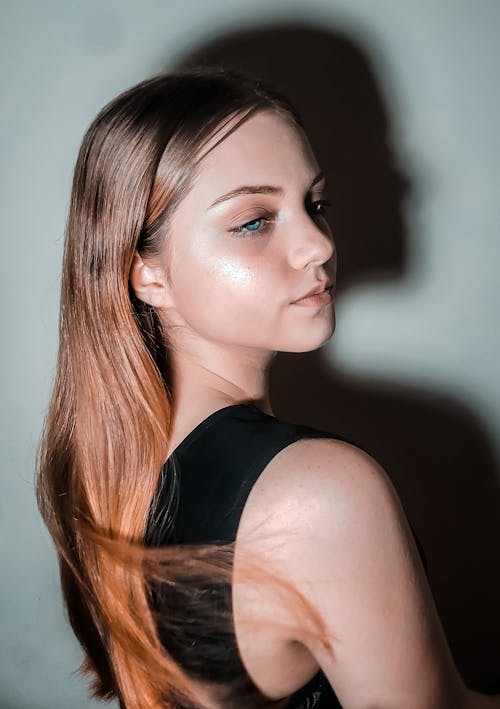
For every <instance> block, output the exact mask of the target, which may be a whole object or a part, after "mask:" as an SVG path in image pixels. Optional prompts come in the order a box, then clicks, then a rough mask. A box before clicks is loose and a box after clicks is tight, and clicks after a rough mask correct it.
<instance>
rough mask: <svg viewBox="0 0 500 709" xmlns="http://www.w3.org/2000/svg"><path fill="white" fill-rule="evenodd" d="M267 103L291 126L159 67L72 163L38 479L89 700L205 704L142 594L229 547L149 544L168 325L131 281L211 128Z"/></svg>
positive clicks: (192, 74)
mask: <svg viewBox="0 0 500 709" xmlns="http://www.w3.org/2000/svg"><path fill="white" fill-rule="evenodd" d="M263 109H273V110H277V111H280V112H281V113H282V114H284V115H286V116H287V117H289V118H291V119H292V120H293V121H295V122H296V123H298V124H299V125H301V121H300V117H299V116H298V114H297V112H296V111H295V109H294V108H293V107H292V106H291V105H290V103H289V102H288V101H287V99H286V98H285V97H284V96H282V95H281V94H280V93H279V92H278V91H276V90H275V89H272V88H271V87H269V86H266V85H265V84H264V83H263V82H261V81H259V80H258V79H255V78H253V77H249V76H247V75H243V74H241V73H239V72H235V71H230V70H228V69H224V68H223V67H212V68H209V67H198V68H194V69H190V70H186V71H183V72H179V73H175V74H167V75H160V76H156V77H153V78H151V79H148V80H146V81H143V82H142V83H140V84H138V85H137V86H134V87H132V88H131V89H129V90H127V91H125V92H124V93H122V94H121V95H119V96H118V97H117V98H115V99H114V100H113V101H111V102H110V103H109V104H107V105H106V106H105V107H104V108H103V109H102V110H101V111H100V113H99V114H98V115H97V117H96V118H95V120H94V121H93V122H92V124H91V125H90V127H89V128H88V130H87V132H86V134H85V136H84V139H83V142H82V145H81V148H80V151H79V154H78V158H77V162H76V167H75V172H74V179H73V185H72V193H71V201H70V207H69V214H68V220H67V228H66V239H65V247H64V257H63V268H62V286H61V306H60V329H59V338H60V339H59V353H58V361H57V371H56V376H55V382H54V387H53V393H52V398H51V401H50V405H49V408H48V413H47V416H46V420H45V426H44V430H43V434H42V437H41V441H40V446H39V454H38V465H37V477H36V490H37V500H38V505H39V508H40V511H41V514H42V516H43V519H44V521H45V524H46V525H47V527H48V529H49V531H50V533H51V535H52V537H53V540H54V543H55V546H56V550H57V554H58V559H59V565H60V574H61V584H62V591H63V597H64V601H65V604H66V608H67V611H68V616H69V620H70V623H71V625H72V627H73V630H74V632H75V634H76V636H77V637H78V639H79V641H80V643H81V645H82V647H83V649H84V652H85V659H84V662H83V663H82V665H81V667H80V668H79V670H80V671H81V672H83V673H86V674H89V675H90V676H91V677H92V680H93V682H92V687H91V691H92V694H93V696H94V697H97V698H102V699H105V700H109V699H112V698H114V697H116V698H118V699H119V701H120V705H121V706H122V707H126V708H127V709H129V708H132V707H134V708H136V707H137V708H139V709H146V708H147V709H151V708H152V707H179V706H193V705H195V706H209V704H210V701H209V699H208V695H206V694H204V693H203V692H202V691H201V689H200V686H199V685H198V684H197V683H196V682H195V681H194V679H193V677H192V676H189V675H188V674H186V672H184V670H183V669H182V667H181V666H180V664H179V663H178V662H176V661H175V660H174V658H173V657H172V656H171V655H170V654H169V653H168V652H167V650H166V649H165V647H164V645H163V644H162V643H161V642H160V638H159V632H158V628H159V624H160V625H161V627H162V629H163V632H165V629H167V630H168V628H169V627H173V624H174V623H177V624H178V627H180V628H181V629H182V617H181V618H180V619H179V618H177V619H175V618H174V617H173V616H172V614H171V613H166V612H164V613H163V614H162V616H161V617H157V614H156V613H155V609H154V604H152V597H153V592H154V588H158V585H156V586H155V584H158V582H160V581H161V582H163V583H165V582H168V584H169V585H170V586H172V587H173V586H176V585H178V586H182V583H183V580H184V581H186V579H188V580H190V582H191V584H192V583H193V581H194V582H196V583H201V581H202V579H203V578H205V579H209V580H211V581H212V582H213V581H214V580H216V581H217V580H218V581H222V580H223V579H225V580H226V581H227V580H228V579H230V574H231V551H232V549H231V546H232V545H228V546H227V547H223V546H220V547H217V548H215V549H214V547H213V546H211V545H200V546H196V547H193V546H189V548H179V547H177V546H173V545H172V546H170V547H164V548H152V547H151V546H149V548H148V547H147V545H145V544H144V540H145V533H146V529H147V525H148V521H149V522H151V519H152V518H151V512H152V510H153V511H154V505H153V507H152V501H154V499H155V493H156V491H157V488H158V482H159V475H160V471H161V470H162V468H163V465H164V463H165V459H166V452H167V449H168V445H167V444H168V437H169V431H170V425H171V419H172V407H173V405H174V402H173V396H172V389H171V385H170V375H169V357H168V332H165V331H164V328H163V327H162V323H161V321H160V318H159V315H158V314H157V312H156V311H155V309H154V308H152V307H151V306H149V305H147V304H145V303H143V302H142V301H140V300H139V299H137V298H136V297H135V296H134V294H133V293H132V292H131V289H130V286H129V274H130V269H131V264H132V260H133V257H134V252H135V251H136V250H137V251H138V252H139V253H141V254H142V255H145V256H148V255H157V254H159V252H160V250H161V249H162V248H163V246H164V244H165V239H167V245H168V225H169V218H170V216H171V214H172V212H173V210H174V209H175V206H176V205H177V204H178V203H179V201H180V200H181V199H182V197H183V195H185V194H186V191H187V190H188V189H189V187H190V185H191V184H192V181H193V179H194V176H195V174H196V170H197V168H198V165H199V164H200V163H201V159H202V155H201V153H202V148H203V147H204V146H205V145H206V143H207V141H208V139H209V138H211V137H213V136H215V137H218V135H219V132H220V134H221V137H220V138H219V140H223V139H224V137H226V136H227V135H228V134H229V133H230V132H232V130H234V129H235V128H236V127H237V126H238V125H239V124H240V123H241V122H243V121H245V120H247V118H248V117H249V116H250V115H252V114H253V113H254V112H255V111H259V110H263ZM234 117H236V118H237V119H238V120H237V122H236V123H233V124H231V128H230V129H227V128H226V126H227V124H228V123H229V121H230V120H231V119H232V118H234ZM216 144H217V143H216ZM214 147H215V146H214ZM173 482H174V483H175V480H174V481H173ZM174 497H175V495H173V497H172V501H173V500H174ZM172 504H173V502H172ZM161 513H162V516H163V517H164V518H168V516H169V514H170V515H173V513H174V510H173V508H172V509H166V510H161ZM256 574H257V575H258V572H256ZM254 578H256V575H255V574H254ZM275 581H276V583H277V585H279V579H275ZM185 588H187V589H188V588H189V584H187V585H186V584H185ZM297 599H298V603H300V599H299V597H298V595H297ZM181 607H182V604H181ZM320 625H321V624H317V627H318V628H319V627H320ZM238 706H243V703H241V704H238Z"/></svg>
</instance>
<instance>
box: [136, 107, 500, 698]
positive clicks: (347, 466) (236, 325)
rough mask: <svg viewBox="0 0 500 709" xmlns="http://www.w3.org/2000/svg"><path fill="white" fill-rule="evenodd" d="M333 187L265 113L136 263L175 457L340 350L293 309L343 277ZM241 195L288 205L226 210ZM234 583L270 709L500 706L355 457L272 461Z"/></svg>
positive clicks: (376, 474)
mask: <svg viewBox="0 0 500 709" xmlns="http://www.w3.org/2000/svg"><path fill="white" fill-rule="evenodd" d="M319 172H320V167H319V165H318V163H317V162H316V159H315V157H314V155H313V153H312V150H311V148H310V145H309V143H308V141H307V138H306V136H305V135H304V133H303V132H302V131H301V130H300V129H299V128H297V127H296V126H294V125H292V123H291V122H290V121H289V120H287V119H285V118H284V117H283V116H282V115H280V114H279V113H277V112H274V111H269V110H266V111H262V112H260V113H257V114H254V115H253V116H252V117H251V118H250V119H249V120H247V121H246V122H245V123H243V124H242V125H241V126H240V127H238V128H237V129H236V130H235V131H234V132H233V133H232V134H231V135H229V136H228V137H227V138H226V139H224V140H223V141H222V142H221V143H220V144H219V145H218V146H217V147H215V148H214V149H213V150H212V151H211V152H209V153H208V155H207V156H206V157H205V158H204V160H203V164H202V169H201V171H200V174H199V177H198V178H197V180H196V181H195V184H194V186H193V187H192V189H191V190H190V191H189V193H188V194H187V195H186V197H185V198H184V199H183V201H182V202H181V203H180V204H179V206H178V208H177V209H176V212H175V213H174V215H173V219H172V221H171V225H170V228H169V233H168V235H167V240H168V250H167V246H165V252H164V254H163V255H162V257H161V258H160V259H158V260H156V261H148V262H145V261H144V260H143V259H142V258H141V257H140V256H139V255H138V254H136V256H135V258H134V262H133V266H132V270H131V274H130V280H131V284H132V287H133V288H134V290H135V292H136V294H137V295H138V297H139V298H142V299H143V300H144V301H146V302H148V303H150V304H151V305H154V306H155V307H156V308H158V311H159V312H160V313H161V316H162V318H163V319H164V321H165V324H166V328H167V331H168V333H169V348H170V352H171V357H172V363H173V365H172V366H173V374H174V394H175V399H176V406H177V408H176V411H175V413H174V422H173V428H172V433H171V437H170V441H169V444H170V449H169V453H170V452H171V451H172V450H173V449H174V448H175V447H176V446H177V445H178V444H179V443H180V441H181V440H182V439H183V438H184V437H185V436H186V435H187V434H188V433H189V432H190V431H191V430H192V429H193V428H194V427H195V426H196V425H197V424H198V423H200V421H202V420H203V419H205V418H206V417H207V416H208V415H209V414H210V413H212V412H213V411H216V410H218V409H220V408H222V407H224V406H227V405H230V404H233V403H239V402H244V401H253V402H254V403H256V404H257V405H259V406H260V408H261V409H262V410H263V411H265V412H267V413H270V414H272V409H271V403H270V400H269V389H268V375H269V368H270V365H271V363H272V359H273V357H274V355H275V354H276V352H278V351H290V352H306V351H310V350H313V349H316V348H318V347H320V346H321V345H322V344H324V343H325V342H326V341H327V340H328V339H329V338H330V337H331V335H332V334H333V331H334V329H335V313H334V306H333V303H332V304H326V305H323V306H321V307H301V306H297V305H296V304H294V303H293V301H294V300H297V299H298V298H300V297H302V296H303V295H305V294H306V293H307V292H308V291H309V290H310V289H311V288H313V287H314V286H316V285H318V284H319V283H320V282H321V281H325V280H327V279H328V278H330V279H334V277H335V272H336V252H335V246H334V242H333V238H332V235H331V232H330V230H329V227H328V224H327V222H326V220H325V218H324V216H322V215H321V214H319V213H318V209H317V208H315V207H313V206H312V203H314V202H317V201H319V200H322V199H324V197H325V193H324V183H323V182H322V181H321V182H317V183H316V184H314V186H312V187H311V183H312V182H313V181H314V178H315V177H316V176H317V175H318V173H319ZM241 185H272V186H276V187H279V188H281V191H280V192H279V193H273V194H247V195H240V196H237V197H234V198H232V199H229V200H225V201H223V202H219V203H218V204H217V205H216V206H214V207H211V205H212V203H213V202H214V201H216V200H218V199H219V198H220V197H221V196H222V195H225V194H226V193H227V192H228V191H230V190H234V189H235V188H236V187H239V186H241ZM261 217H265V218H266V219H269V220H270V221H269V223H268V222H259V221H258V219H259V218H261ZM256 220H257V221H256ZM244 224H246V227H245V228H244V229H242V225H244ZM237 227H239V228H240V231H239V232H238V233H236V234H235V233H233V232H232V231H231V230H232V229H235V228H237ZM252 228H253V229H254V231H252ZM167 274H170V278H169V277H168V276H167ZM269 510H271V511H272V514H269V513H268V511H269ZM270 540H271V541H270ZM249 552H251V553H252V554H253V555H254V556H255V557H256V558H257V560H258V561H259V562H260V563H262V564H263V565H264V567H265V568H266V569H273V570H274V571H275V572H276V573H277V574H278V575H279V576H280V577H281V578H284V579H287V580H288V581H291V582H292V583H293V584H295V586H296V588H297V589H298V590H299V591H300V592H301V593H302V594H303V596H304V598H305V599H306V600H307V601H308V602H309V603H310V604H311V606H312V607H313V608H314V609H315V610H316V611H318V612H319V613H320V615H321V617H322V618H323V620H324V622H325V630H326V633H327V635H328V636H329V637H330V638H333V650H334V651H333V652H329V651H326V650H325V649H324V647H322V645H321V643H320V642H319V641H318V638H317V636H314V634H313V635H311V633H309V632H308V629H309V626H308V624H307V623H306V622H305V621H304V622H302V620H301V616H300V615H299V616H298V615H297V613H296V611H295V610H294V611H291V610H290V608H291V607H290V606H289V605H287V604H286V603H284V602H283V599H282V598H278V597H276V595H275V594H273V592H272V590H271V587H269V586H266V585H265V584H261V583H259V584H258V585H257V588H255V587H253V588H252V587H251V586H249V585H248V584H245V583H239V579H240V578H241V579H243V578H244V577H245V573H244V571H242V569H243V568H244V562H245V559H246V558H247V557H248V553H249ZM233 581H234V584H233V607H234V618H235V630H236V637H237V641H238V646H239V650H240V655H241V658H242V660H243V663H244V665H245V667H246V669H247V671H248V673H249V674H250V676H251V677H252V678H253V680H254V682H255V683H256V684H257V686H258V687H259V688H260V689H261V690H262V691H263V693H264V694H266V695H267V696H268V697H270V698H275V699H277V698H281V697H285V696H288V695H289V694H291V693H293V692H294V691H296V690H297V689H298V688H299V687H301V686H302V685H303V684H304V683H305V682H307V681H308V680H309V679H310V678H311V677H312V676H313V675H314V674H315V673H316V672H317V671H318V669H319V668H320V667H321V669H322V670H323V671H324V672H325V674H326V676H327V678H328V679H329V681H330V682H331V684H332V685H333V686H334V687H335V691H336V693H337V695H338V697H339V699H340V701H341V703H342V705H343V706H345V707H349V708H352V709H369V708H372V709H374V708H375V707H377V709H396V708H397V709H448V708H449V709H469V708H470V707H477V708H478V709H479V708H481V707H497V708H498V707H500V698H499V697H485V696H482V695H479V694H477V693H474V692H471V691H469V690H467V689H466V687H465V686H464V684H463V682H462V680H461V678H460V676H459V674H458V672H457V670H456V667H455V665H454V662H453V658H452V656H451V653H450V650H449V647H448V645H447V642H446V638H445V636H444V632H443V629H442V626H441V623H440V620H439V617H438V614H437V611H436V608H435V605H434V602H433V599H432V594H431V592H430V589H429V586H428V582H427V578H426V576H425V572H424V570H423V567H422V564H421V561H420V558H419V555H418V551H417V549H416V547H415V543H414V541H413V537H412V535H411V531H410V529H409V527H408V523H407V520H406V517H405V515H404V512H403V510H402V508H401V504H400V502H399V499H398V497H397V494H396V492H395V491H394V489H393V487H392V485H391V483H390V481H389V478H388V477H387V475H386V473H385V471H384V470H383V469H382V468H381V467H380V466H379V465H378V463H377V462H376V461H374V460H373V459H372V458H371V457H370V456H369V455H367V454H366V453H365V452H364V451H362V450H360V449H359V448H357V447H356V446H353V445H351V444H348V443H344V442H341V441H336V440H334V439H302V440H299V441H297V442H295V443H293V444H291V445H289V446H287V447H286V448H285V449H283V450H282V451H280V453H279V454H277V455H276V456H275V457H274V458H273V459H272V460H271V462H270V463H269V464H268V465H267V466H266V468H265V469H264V470H263V471H262V473H261V475H260V476H259V478H258V480H257V482H256V483H255V485H254V486H253V488H252V491H251V493H250V495H249V497H248V499H247V501H246V504H245V507H244V510H243V514H242V516H241V519H240V524H239V527H238V534H237V539H236V548H235V558H234V576H233Z"/></svg>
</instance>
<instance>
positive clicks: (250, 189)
mask: <svg viewBox="0 0 500 709" xmlns="http://www.w3.org/2000/svg"><path fill="white" fill-rule="evenodd" d="M324 177H325V175H324V173H323V172H318V174H317V175H316V177H315V178H314V179H313V181H312V182H311V184H310V185H309V188H308V190H307V191H308V192H309V190H310V189H311V188H312V187H314V185H315V184H317V183H318V182H321V180H323V179H324ZM283 192H284V190H283V187H276V186H274V185H242V186H241V187H236V189H234V190H231V191H230V192H226V194H223V195H221V196H220V197H217V199H216V200H215V202H212V204H211V205H210V207H208V208H207V210H208V209H212V207H215V206H216V205H217V204H220V203H221V202H225V201H226V200H228V199H232V198H233V197H239V196H240V195H243V194H283Z"/></svg>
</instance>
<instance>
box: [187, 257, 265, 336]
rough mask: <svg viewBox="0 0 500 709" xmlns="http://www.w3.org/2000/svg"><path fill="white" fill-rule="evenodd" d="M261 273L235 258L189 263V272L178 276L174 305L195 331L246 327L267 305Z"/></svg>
mask: <svg viewBox="0 0 500 709" xmlns="http://www.w3.org/2000/svg"><path fill="white" fill-rule="evenodd" d="M265 284H266V278H265V277H264V274H263V273H262V269H261V268H258V267H255V266H252V265H250V264H247V263H243V262H242V261H241V260H239V259H237V258H228V257H214V256H211V257H210V258H208V259H199V258H198V259H197V260H196V261H194V260H193V258H192V257H191V259H190V268H189V270H187V269H184V270H183V271H182V272H181V273H179V272H178V276H177V278H176V304H177V307H178V309H179V311H180V312H181V314H182V315H183V317H184V319H186V320H187V321H188V322H189V324H190V325H192V326H193V327H194V328H195V329H199V330H202V329H205V328H206V326H209V328H210V330H211V331H215V330H218V329H221V330H222V329H224V328H227V327H230V328H232V329H233V331H235V329H236V330H239V329H240V328H243V327H245V326H246V327H248V326H249V325H251V324H252V323H251V322H249V320H255V319H256V318H258V319H261V318H262V317H263V315H264V314H265V308H266V303H268V297H266V296H267V290H268V288H266V285H265Z"/></svg>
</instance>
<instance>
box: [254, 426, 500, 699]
mask: <svg viewBox="0 0 500 709" xmlns="http://www.w3.org/2000/svg"><path fill="white" fill-rule="evenodd" d="M251 496H252V497H251V498H249V502H248V503H247V504H248V505H249V510H250V511H245V514H246V519H245V520H244V529H243V532H242V535H244V536H245V537H248V538H250V527H251V526H252V525H251V522H250V520H251V521H252V522H255V523H256V524H257V527H258V529H259V534H260V535H261V538H264V537H265V536H266V534H269V535H270V538H273V535H274V539H275V540H276V538H280V537H281V538H282V539H286V544H276V543H274V544H272V545H269V546H266V544H265V543H262V546H261V547H260V552H259V553H261V554H262V558H264V559H265V561H266V564H268V565H271V566H272V567H273V568H276V569H279V573H280V574H282V575H283V577H284V578H287V579H290V580H291V581H293V582H294V583H295V584H296V585H297V587H298V588H299V590H300V591H301V592H302V593H303V594H304V596H305V597H306V598H307V600H308V601H309V602H310V603H311V604H312V605H313V606H314V607H315V608H316V609H317V610H318V611H319V612H320V614H321V616H322V618H323V619H324V621H325V623H326V629H327V632H328V633H329V635H330V636H331V638H332V649H333V652H331V651H329V650H326V649H325V648H324V647H323V646H322V645H321V643H319V642H317V641H315V640H314V639H313V638H311V637H310V635H308V634H307V632H306V627H305V626H304V628H303V631H304V632H301V630H300V628H299V629H298V630H297V631H296V635H295V637H293V638H289V640H290V641H292V642H299V643H301V644H303V645H304V646H305V647H307V648H308V650H309V652H310V653H311V654H312V655H313V656H314V658H315V659H316V661H317V663H318V664H319V666H320V667H321V668H322V670H323V672H324V673H325V675H326V676H327V678H328V679H329V681H330V683H331V684H332V686H333V687H334V689H335V692H336V694H337V696H338V697H339V700H340V702H341V703H342V705H343V706H345V707H346V708H347V709H375V708H376V709H472V708H474V709H475V708H476V707H477V709H481V708H482V707H485V709H486V707H500V697H487V696H483V695H479V694H477V693H474V692H471V691H470V690H468V689H467V688H466V687H465V685H464V683H463V681H462V679H461V677H460V675H459V673H458V671H457V669H456V667H455V664H454V661H453V658H452V655H451V652H450V649H449V646H448V644H447V641H446V638H445V635H444V632H443V628H442V625H441V622H440V620H439V617H438V614H437V611H436V607H435V604H434V601H433V598H432V594H431V591H430V588H429V585H428V582H427V578H426V575H425V572H424V569H423V567H422V564H421V561H420V557H419V554H418V550H417V548H416V545H415V542H414V539H413V535H412V533H411V530H410V528H409V525H408V522H407V519H406V516H405V514H404V511H403V509H402V506H401V503H400V501H399V498H398V496H397V494H396V492H395V490H394V488H393V486H392V484H391V482H390V480H389V478H388V476H387V475H386V473H385V472H384V470H383V469H382V468H381V467H380V466H379V465H378V464H377V463H376V461H375V460H373V458H371V457H370V456H369V455H368V454H367V453H365V452H364V451H362V450H360V449H359V448H357V447H355V446H352V445H351V444H348V443H345V442H341V441H337V440H333V439H309V440H301V441H299V442H297V443H295V444H293V445H291V446H288V448H286V449H284V450H283V451H281V452H280V454H279V455H278V456H276V457H275V459H273V461H271V463H270V464H269V465H268V467H267V468H266V469H265V470H264V472H263V473H262V475H261V477H260V478H259V480H258V481H257V483H256V485H255V487H254V489H253V490H252V493H251ZM259 508H260V509H261V510H262V509H268V510H269V509H272V510H273V514H272V516H268V517H265V516H264V515H263V514H261V515H260V517H261V518H260V519H258V518H259V513H257V509H259ZM245 530H246V531H245ZM254 548H258V547H255V546H254ZM280 610H282V609H280Z"/></svg>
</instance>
